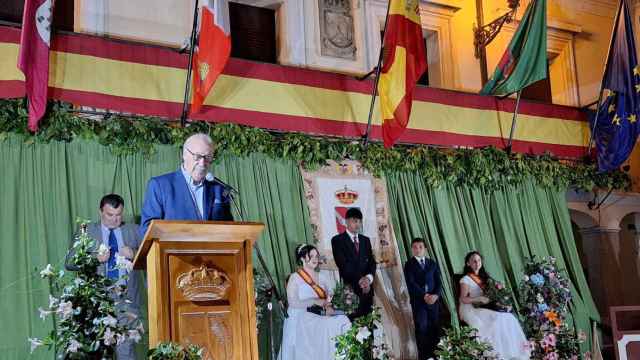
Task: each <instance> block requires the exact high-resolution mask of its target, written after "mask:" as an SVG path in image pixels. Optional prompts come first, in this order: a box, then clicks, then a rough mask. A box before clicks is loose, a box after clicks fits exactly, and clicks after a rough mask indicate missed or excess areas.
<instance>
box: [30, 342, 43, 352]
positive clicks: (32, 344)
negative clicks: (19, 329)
mask: <svg viewBox="0 0 640 360" xmlns="http://www.w3.org/2000/svg"><path fill="white" fill-rule="evenodd" d="M29 343H30V344H31V353H32V354H33V351H34V350H35V349H36V348H37V347H38V346H42V341H40V340H38V339H37V338H29Z"/></svg>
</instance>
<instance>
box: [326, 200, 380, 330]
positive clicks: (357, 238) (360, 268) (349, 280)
mask: <svg viewBox="0 0 640 360" xmlns="http://www.w3.org/2000/svg"><path fill="white" fill-rule="evenodd" d="M345 218H346V219H345V220H346V228H347V230H346V231H345V232H343V233H342V234H338V235H336V236H334V237H333V238H332V239H331V250H332V252H333V259H334V260H335V262H336V265H337V266H338V272H339V273H340V278H341V279H342V281H343V282H344V283H345V284H347V285H350V286H351V288H352V289H353V291H354V292H355V293H356V295H357V296H358V298H359V299H360V303H359V306H358V309H357V310H356V312H354V313H353V314H349V319H350V320H353V319H356V318H358V317H361V316H364V315H367V314H369V313H371V311H372V307H373V277H374V274H375V272H376V260H375V259H374V257H373V250H372V248H371V240H369V238H368V237H366V236H364V235H362V234H360V231H361V227H362V212H360V209H358V208H350V209H349V210H347V213H346V216H345Z"/></svg>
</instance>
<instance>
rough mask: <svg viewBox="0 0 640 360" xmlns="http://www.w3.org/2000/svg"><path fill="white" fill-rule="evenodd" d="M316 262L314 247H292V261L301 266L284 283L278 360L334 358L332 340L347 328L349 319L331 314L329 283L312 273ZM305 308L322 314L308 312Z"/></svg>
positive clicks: (316, 264) (323, 359) (318, 274)
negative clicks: (284, 316)
mask: <svg viewBox="0 0 640 360" xmlns="http://www.w3.org/2000/svg"><path fill="white" fill-rule="evenodd" d="M318 260H319V253H318V250H317V249H316V248H315V246H313V245H299V246H298V247H297V248H296V261H297V262H298V264H300V265H302V267H300V268H299V269H298V270H297V271H296V272H294V273H292V274H291V275H290V276H289V281H288V282H287V301H288V302H289V308H288V309H287V312H288V313H289V317H288V318H287V319H285V321H284V329H283V331H282V347H281V348H280V354H279V355H278V359H279V360H302V359H305V360H307V359H308V360H329V359H335V351H336V343H335V340H334V338H335V337H336V336H338V335H340V334H342V333H344V332H346V331H347V330H349V328H350V327H351V322H350V321H349V318H347V317H346V316H345V315H335V314H334V310H333V308H332V307H331V303H330V301H329V299H330V296H331V294H330V293H329V291H330V290H332V289H330V286H329V285H330V281H328V279H325V278H324V277H321V276H320V273H319V272H318V271H317V270H316V269H317V267H318ZM314 305H315V306H314ZM312 307H313V308H312ZM309 308H311V309H310V310H312V311H316V312H322V313H324V315H318V314H316V313H313V312H310V311H308V309H309Z"/></svg>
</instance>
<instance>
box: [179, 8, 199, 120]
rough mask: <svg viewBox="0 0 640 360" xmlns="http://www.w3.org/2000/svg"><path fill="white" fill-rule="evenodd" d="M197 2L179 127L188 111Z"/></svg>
mask: <svg viewBox="0 0 640 360" xmlns="http://www.w3.org/2000/svg"><path fill="white" fill-rule="evenodd" d="M198 1H199V0H196V6H195V7H194V9H193V26H192V27H191V38H190V39H189V45H190V48H189V63H188V64H187V80H186V84H185V85H184V99H183V100H182V114H181V115H180V126H182V127H184V126H185V125H186V123H187V110H189V90H190V89H191V81H190V80H191V71H192V70H193V66H192V62H193V52H194V51H195V48H196V36H197V31H198V29H197V27H198Z"/></svg>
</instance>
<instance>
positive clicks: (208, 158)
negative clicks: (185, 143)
mask: <svg viewBox="0 0 640 360" xmlns="http://www.w3.org/2000/svg"><path fill="white" fill-rule="evenodd" d="M185 149H186V150H187V151H188V152H189V154H191V156H193V160H195V161H196V162H198V161H200V160H202V159H204V161H206V162H208V163H211V162H213V159H214V157H213V154H206V155H205V154H196V153H194V152H192V151H191V150H189V149H188V148H186V147H185Z"/></svg>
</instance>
